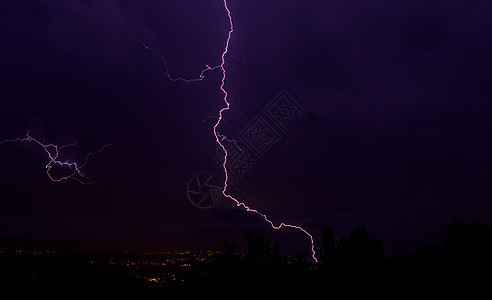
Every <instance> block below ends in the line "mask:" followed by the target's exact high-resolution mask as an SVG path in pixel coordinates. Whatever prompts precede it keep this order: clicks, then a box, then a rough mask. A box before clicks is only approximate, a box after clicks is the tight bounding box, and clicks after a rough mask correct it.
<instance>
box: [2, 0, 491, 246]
mask: <svg viewBox="0 0 492 300" xmlns="http://www.w3.org/2000/svg"><path fill="white" fill-rule="evenodd" d="M4 2H5V1H4ZM229 5H230V9H231V13H232V17H233V20H234V24H235V32H234V35H233V38H232V43H231V45H230V55H229V56H227V65H226V66H227V71H228V79H227V82H226V87H227V88H228V90H229V92H230V100H231V103H232V109H233V110H235V111H240V112H242V113H243V115H239V114H234V113H228V114H226V117H225V122H227V123H228V126H224V128H223V129H222V130H223V131H224V132H227V133H228V134H230V135H231V136H234V135H235V134H237V132H238V131H239V130H240V129H241V128H242V127H243V126H245V125H246V123H247V120H250V119H252V118H253V117H254V116H255V115H257V114H259V113H260V112H261V110H262V109H263V108H264V106H265V105H266V103H268V101H270V100H271V99H272V97H274V96H275V95H276V94H277V93H278V92H279V91H280V90H282V89H285V90H287V91H288V92H289V93H290V94H291V95H292V96H294V98H295V99H296V100H297V101H298V102H299V103H300V104H301V105H302V106H303V107H304V109H305V110H306V115H305V116H304V117H303V118H302V119H301V120H298V121H296V122H294V123H292V124H291V126H290V128H289V130H288V132H287V133H286V134H285V135H284V136H282V139H281V140H280V141H279V142H278V144H276V145H275V147H273V148H272V149H271V150H270V151H269V152H268V153H267V154H266V155H265V157H263V158H262V159H261V160H260V161H259V162H258V164H256V165H255V166H253V168H252V169H251V170H250V172H249V173H248V175H246V176H245V177H244V178H243V179H242V180H241V181H240V183H239V187H240V188H241V189H242V190H245V191H247V192H248V193H249V194H253V195H255V197H254V198H251V197H246V199H247V200H248V203H250V204H251V205H252V206H254V207H255V208H258V209H260V210H261V211H265V212H268V213H269V214H270V215H271V217H272V219H273V220H275V221H277V220H290V221H293V222H295V223H299V224H303V223H306V224H319V225H317V226H314V225H313V226H311V227H312V229H313V230H314V231H316V230H319V226H321V224H331V225H335V228H336V229H337V228H338V230H339V231H340V232H342V231H348V229H350V228H351V227H354V226H368V227H369V231H373V232H375V233H377V234H379V235H382V236H385V237H388V239H391V240H394V239H399V238H400V236H399V235H398V230H397V229H395V228H401V232H405V238H406V236H407V233H408V234H410V233H411V232H412V231H413V232H417V231H418V232H420V233H415V234H414V236H413V237H411V236H408V239H412V240H419V239H420V240H426V239H428V240H430V241H432V239H431V238H428V236H431V237H432V236H434V235H435V233H436V232H440V231H439V230H440V229H439V224H442V223H444V222H447V221H448V220H450V219H452V218H479V219H490V215H489V214H488V213H487V212H488V211H490V203H489V201H487V199H489V198H490V194H491V192H490V188H489V183H490V179H491V177H492V176H491V167H492V163H491V160H490V157H491V155H492V151H491V148H492V147H491V140H490V132H491V123H490V122H489V113H490V111H491V107H490V101H489V99H490V97H491V89H490V84H489V83H490V80H489V78H490V71H491V68H492V63H491V59H490V55H489V53H490V50H491V46H492V41H491V37H492V35H490V28H491V24H490V23H491V21H490V18H489V15H490V13H489V11H490V4H489V3H488V2H487V1H471V2H470V1H458V0H456V1H437V0H436V1H382V0H381V1H379V0H378V1H369V2H368V1H315V0H312V1H297V0H289V1H281V4H280V2H276V1H275V2H274V1H270V2H265V1H259V0H258V1H229ZM227 26H228V23H227V19H226V16H225V10H224V9H223V6H222V1H218V0H217V1H145V2H141V1H75V0H72V1H61V0H60V1H7V2H5V3H3V4H2V10H1V11H0V28H1V30H0V37H1V39H2V43H1V46H0V54H1V55H0V66H1V71H0V80H1V83H0V85H1V89H0V99H1V105H2V106H1V109H0V125H1V129H0V139H3V138H11V137H15V136H18V135H22V134H23V133H24V132H25V129H26V124H25V121H28V122H29V124H30V125H31V127H32V129H33V134H36V135H39V136H40V137H41V138H43V139H46V140H47V141H53V142H57V143H61V144H64V143H67V142H73V141H76V142H77V145H78V146H77V149H74V150H73V151H72V152H69V153H67V157H66V158H67V159H81V157H83V155H84V153H86V152H87V151H91V150H94V149H96V148H97V147H98V146H99V145H101V144H102V143H105V142H108V141H112V142H114V145H113V147H112V148H111V149H109V150H108V151H107V152H106V153H103V154H102V155H100V156H98V157H95V158H94V159H93V160H92V161H91V162H90V164H89V166H88V168H87V173H88V174H89V175H90V176H91V177H94V178H95V179H96V181H97V182H98V183H99V184H97V185H95V186H89V187H85V186H79V185H75V184H52V183H51V182H49V180H48V179H47V178H46V176H45V175H44V170H43V164H42V160H43V159H44V158H43V156H42V154H41V153H39V149H38V150H36V149H33V148H28V147H26V146H25V145H22V144H20V145H8V146H5V145H4V146H1V147H2V148H0V153H1V155H2V157H4V159H3V160H2V172H0V178H1V179H2V182H1V184H2V190H5V191H6V192H5V194H4V195H3V196H2V203H3V205H4V209H3V210H2V212H0V214H1V216H2V218H4V219H3V221H4V222H2V223H1V224H2V225H1V230H2V232H6V233H9V232H10V233H15V234H19V235H26V236H30V237H32V236H38V237H39V238H40V239H42V238H43V236H46V237H49V238H50V239H51V240H53V241H57V242H60V243H63V240H65V239H70V238H69V237H70V235H73V236H79V237H80V238H78V239H76V241H75V242H74V244H80V243H83V241H84V240H90V241H92V243H94V244H98V243H99V244H104V243H101V240H105V241H106V244H105V245H108V244H111V241H112V240H113V241H114V242H115V244H118V245H128V246H132V245H133V246H135V245H137V244H139V243H142V244H146V245H157V244H159V245H162V246H164V245H175V244H179V243H181V244H182V245H191V244H193V240H195V242H196V243H197V246H200V244H201V243H205V240H208V241H209V242H210V244H213V242H214V241H217V240H218V242H217V245H219V244H220V242H221V240H222V238H223V237H225V236H234V234H235V233H236V234H237V235H236V237H237V236H240V235H241V234H242V231H243V230H244V229H245V228H246V227H248V228H253V229H257V230H264V229H265V226H267V225H264V224H263V223H262V222H261V221H260V220H259V219H258V218H256V217H254V216H250V215H244V214H243V213H241V212H240V211H236V210H233V209H234V208H233V207H232V204H231V203H229V204H227V203H222V204H221V205H222V206H221V207H220V208H218V209H216V210H212V211H202V210H198V209H195V208H194V207H193V206H192V205H191V204H190V203H188V200H187V199H186V197H185V186H186V182H188V180H189V178H190V177H191V176H192V175H193V174H194V173H196V172H199V171H209V170H210V171H217V172H218V170H217V169H214V163H213V160H212V157H213V155H214V154H215V150H216V149H215V148H216V146H215V145H214V141H213V136H212V126H213V119H209V120H208V121H207V122H202V121H201V120H202V119H206V118H207V117H214V116H216V112H217V109H218V108H219V107H220V106H221V105H222V103H221V96H222V95H221V94H220V92H219V91H218V89H217V87H218V82H219V80H220V74H219V73H210V76H209V77H208V78H207V79H206V80H205V81H204V82H203V83H201V84H196V85H182V84H174V83H172V82H169V81H167V80H166V78H165V74H164V72H163V71H164V68H163V67H164V66H163V64H162V61H161V60H160V58H159V57H157V56H154V55H152V53H150V52H149V51H147V50H145V49H143V48H142V47H141V46H140V45H139V44H138V43H136V42H135V41H134V40H132V38H131V36H132V35H133V36H135V37H137V38H139V39H142V40H144V41H145V42H146V43H148V44H149V45H151V46H152V47H153V48H154V49H155V50H156V51H158V52H159V53H161V54H163V55H164V56H165V57H166V59H167V61H168V64H169V69H170V72H171V73H172V74H173V75H175V76H196V75H197V74H198V73H199V70H201V68H202V67H204V66H205V64H209V65H214V64H217V63H218V62H219V61H220V53H221V51H222V47H223V46H224V42H225V40H224V37H225V34H226V33H227V30H228V28H227ZM239 116H241V117H240V118H239ZM243 116H244V117H243ZM244 118H245V119H244ZM231 210H232V211H231ZM7 216H8V217H9V218H7ZM67 220H72V221H70V222H68V221H67ZM26 224H27V225H26ZM29 224H37V225H35V226H31V227H29V226H28V225H29ZM50 224H58V225H57V226H58V228H57V229H56V230H55V229H53V227H57V226H53V225H50ZM67 224H71V225H67ZM77 226H78V227H77ZM32 227H36V228H38V229H33V228H32ZM29 228H31V229H29ZM42 228H44V229H42ZM50 228H51V229H50ZM74 228H77V229H74ZM425 228H430V229H428V230H429V233H428V234H427V233H426V234H423V233H422V231H423V230H426V229H425ZM436 228H437V229H436ZM125 232H126V233H127V234H126V235H125ZM200 232H203V233H206V234H203V235H200ZM213 232H216V238H217V240H214V234H213ZM318 233H319V232H315V236H316V235H317V234H318ZM424 235H425V236H426V237H423V236H424ZM318 237H319V236H318ZM282 238H286V237H285V236H283V237H282ZM125 239H127V240H125ZM123 240H124V241H123ZM287 240H288V237H287ZM122 241H123V242H122ZM426 241H427V240H426ZM135 247H136V246H135Z"/></svg>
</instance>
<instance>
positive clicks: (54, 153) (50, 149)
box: [0, 129, 112, 185]
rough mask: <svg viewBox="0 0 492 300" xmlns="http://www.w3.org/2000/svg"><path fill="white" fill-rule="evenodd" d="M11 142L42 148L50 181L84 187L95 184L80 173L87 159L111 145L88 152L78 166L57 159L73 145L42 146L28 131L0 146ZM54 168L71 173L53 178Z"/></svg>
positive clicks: (73, 144)
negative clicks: (32, 144) (73, 183)
mask: <svg viewBox="0 0 492 300" xmlns="http://www.w3.org/2000/svg"><path fill="white" fill-rule="evenodd" d="M12 142H28V143H34V144H36V145H38V146H40V147H41V148H43V150H44V152H45V153H46V155H47V156H48V159H49V162H48V164H46V166H45V169H46V175H48V177H49V178H50V179H51V181H54V182H60V181H67V180H69V179H71V180H75V181H78V182H80V183H82V184H85V185H88V184H93V183H95V182H93V181H90V180H89V178H88V177H87V175H86V174H85V173H84V172H83V171H82V169H83V168H84V167H85V166H86V165H87V162H88V160H89V158H90V157H91V156H93V155H96V154H98V153H101V152H102V151H104V149H105V148H107V147H110V146H111V145H112V144H106V145H104V146H102V147H101V148H100V149H99V150H97V151H95V152H89V153H88V154H87V155H86V157H85V160H84V161H83V162H82V163H81V164H79V163H76V162H70V161H61V160H59V159H58V157H59V156H60V152H61V150H62V149H64V148H67V147H72V146H75V143H72V144H68V145H63V146H58V145H55V144H44V143H42V142H41V141H39V140H38V139H36V138H34V137H33V136H31V135H30V129H29V130H28V131H27V133H26V135H25V137H19V138H16V139H10V140H4V141H2V142H0V145H2V144H5V143H12ZM55 166H59V167H65V168H69V169H70V170H72V171H71V173H70V174H69V175H66V176H61V177H58V178H55V177H54V176H53V175H52V174H51V171H52V169H53V167H55Z"/></svg>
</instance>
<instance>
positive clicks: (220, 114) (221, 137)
mask: <svg viewBox="0 0 492 300" xmlns="http://www.w3.org/2000/svg"><path fill="white" fill-rule="evenodd" d="M223 2H224V8H225V10H226V12H227V17H228V19H229V32H228V34H227V40H226V43H225V47H224V51H223V52H222V55H221V63H220V64H219V65H217V66H214V67H210V66H209V65H206V68H205V69H203V70H202V71H201V72H200V75H199V76H198V77H196V78H192V79H185V78H176V77H173V76H171V75H170V74H169V68H168V64H167V62H166V60H165V58H164V57H163V56H162V55H161V54H159V53H158V52H157V51H155V50H154V49H153V48H151V47H150V46H148V45H147V44H145V43H144V42H143V41H142V40H139V39H136V38H134V37H133V36H132V38H133V39H134V40H135V41H136V42H138V43H140V44H141V45H142V46H143V47H144V48H145V49H147V50H148V51H150V52H151V53H152V54H153V55H155V56H158V57H159V58H160V59H161V60H162V62H163V64H164V70H165V74H166V76H167V78H168V79H169V80H171V81H181V82H185V83H189V82H198V81H202V80H203V79H204V78H205V73H206V72H208V71H214V70H217V69H220V70H221V72H222V79H221V84H220V90H221V91H222V93H223V94H224V98H223V101H224V104H225V107H222V108H221V109H220V110H219V112H218V118H217V122H216V123H215V125H214V127H213V133H214V136H215V141H216V143H217V145H218V147H220V148H222V151H224V161H223V163H222V168H223V169H224V174H225V179H224V188H223V189H222V194H223V195H224V197H226V198H228V199H230V200H232V201H234V202H235V203H236V205H237V206H238V207H242V208H243V209H245V210H246V211H248V212H252V213H255V214H257V215H259V216H260V217H261V218H263V219H264V220H265V221H266V222H268V223H269V224H270V226H271V227H272V228H273V229H276V230H278V229H281V228H282V227H289V228H293V229H297V230H299V231H301V232H303V233H304V234H306V235H307V236H308V237H309V239H310V242H311V252H312V258H313V260H314V261H315V262H318V259H317V258H316V251H315V249H314V239H313V236H312V235H311V234H310V233H309V232H308V231H307V230H305V229H304V228H302V227H301V226H297V225H291V224H287V223H284V222H282V223H280V224H279V225H278V226H275V224H274V223H273V221H271V220H270V219H269V218H268V217H267V215H265V214H263V213H261V212H259V211H258V210H256V209H252V208H250V207H249V206H247V205H246V204H244V203H243V202H240V201H239V200H238V199H236V198H234V197H233V196H232V195H230V194H228V193H227V189H228V181H229V173H228V170H227V167H226V165H227V159H228V153H227V150H226V148H225V146H224V144H223V142H224V141H228V142H232V143H234V144H235V141H234V140H230V139H228V138H227V137H226V136H225V135H222V134H220V133H219V132H218V130H217V128H218V127H219V125H220V124H221V121H222V119H223V114H224V112H226V111H230V103H229V101H228V93H227V90H226V89H225V81H226V69H225V63H226V61H225V57H226V55H227V54H228V52H229V43H230V41H231V37H232V33H233V32H234V25H233V22H232V17H231V11H230V10H229V7H228V5H227V0H223Z"/></svg>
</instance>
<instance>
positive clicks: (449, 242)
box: [0, 221, 492, 299]
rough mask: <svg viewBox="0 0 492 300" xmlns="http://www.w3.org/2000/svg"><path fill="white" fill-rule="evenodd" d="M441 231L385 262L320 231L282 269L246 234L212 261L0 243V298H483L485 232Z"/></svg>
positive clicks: (491, 235) (476, 228) (363, 239)
mask: <svg viewBox="0 0 492 300" xmlns="http://www.w3.org/2000/svg"><path fill="white" fill-rule="evenodd" d="M447 229H448V234H447V236H446V237H444V242H443V244H442V245H441V246H437V247H428V248H418V249H416V250H415V251H413V252H411V253H408V254H406V255H403V256H400V257H396V258H389V257H387V256H385V254H384V251H383V247H382V244H381V243H380V242H379V241H378V240H377V239H375V238H374V237H373V236H371V235H370V234H368V233H367V232H366V231H365V230H364V229H359V230H355V231H353V232H352V233H351V234H350V236H349V237H347V238H343V239H342V240H340V241H339V242H338V243H337V244H336V245H335V242H334V239H333V231H332V230H331V228H325V232H324V241H323V250H322V254H321V257H320V262H319V263H313V262H311V261H309V260H308V259H307V258H308V256H299V257H297V259H287V258H286V257H285V256H283V255H282V253H281V250H280V246H279V245H278V244H275V245H270V244H268V243H266V242H265V241H264V238H263V236H259V235H255V234H252V233H249V232H247V233H246V234H245V237H246V239H247V240H248V249H246V250H245V251H240V250H239V249H237V247H236V246H235V244H234V243H233V242H229V241H224V244H223V250H221V251H197V252H188V251H185V252H146V253H125V252H120V251H90V252H88V251H73V250H51V249H46V248H42V247H40V246H39V245H33V244H30V243H27V242H25V241H21V240H18V239H15V238H7V237H4V238H2V241H1V242H2V243H3V245H2V246H1V247H0V288H1V290H3V291H6V290H13V291H17V292H19V293H23V292H26V291H36V292H40V293H52V292H57V291H66V292H69V293H71V294H74V295H75V294H76V293H77V292H85V291H88V290H89V291H91V290H92V291H105V292H110V293H115V294H119V293H122V292H123V293H127V292H138V293H140V295H145V294H149V295H150V294H152V295H156V296H162V297H163V298H179V299H192V298H197V297H199V298H201V299H280V298H282V299H309V297H312V298H313V299H324V298H326V299H327V298H333V297H334V296H337V297H339V296H346V297H350V296H356V295H357V296H359V295H360V296H366V297H367V296H374V295H375V296H378V297H392V298H398V297H403V296H404V295H418V294H420V295H423V293H425V294H428V293H429V292H433V293H437V295H441V296H448V295H449V296H451V295H453V294H454V293H456V292H459V291H466V292H467V293H474V292H478V291H481V290H484V291H487V290H488V289H489V287H490V282H491V281H490V279H491V278H492V276H491V272H492V268H491V267H492V256H491V255H492V229H491V228H490V226H489V224H486V223H478V222H472V223H462V222H458V221H457V222H454V223H452V224H450V225H448V226H447ZM488 294H489V295H490V292H489V293H488Z"/></svg>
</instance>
